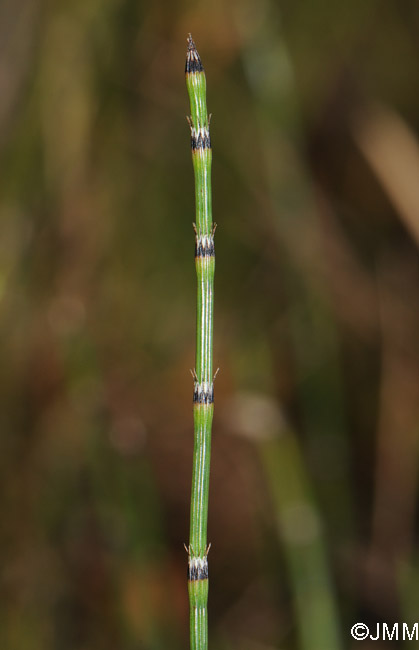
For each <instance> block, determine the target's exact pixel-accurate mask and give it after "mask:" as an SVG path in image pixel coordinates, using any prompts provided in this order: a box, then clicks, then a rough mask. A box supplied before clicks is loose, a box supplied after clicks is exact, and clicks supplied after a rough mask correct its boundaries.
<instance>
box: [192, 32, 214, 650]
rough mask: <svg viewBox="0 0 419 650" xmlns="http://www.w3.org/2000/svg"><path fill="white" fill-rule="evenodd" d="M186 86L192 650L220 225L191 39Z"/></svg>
mask: <svg viewBox="0 0 419 650" xmlns="http://www.w3.org/2000/svg"><path fill="white" fill-rule="evenodd" d="M185 72H186V85H187V88H188V93H189V99H190V104H191V116H190V118H189V125H190V127H191V149H192V162H193V168H194V175H195V208H196V223H195V224H194V227H195V266H196V275H197V321H196V357H195V370H194V373H193V376H194V392H193V411H194V452H193V469H192V490H191V522H190V535H189V546H188V590H189V603H190V639H191V650H207V648H208V617H207V601H208V557H207V556H208V548H207V519H208V491H209V473H210V456H211V426H212V416H213V409H214V384H213V369H212V346H213V341H212V339H213V304H214V268H215V254H214V227H213V224H212V205H211V160H212V151H211V141H210V134H209V119H208V113H207V102H206V80H205V72H204V68H203V66H202V63H201V59H200V57H199V54H198V52H197V49H196V47H195V43H194V42H193V40H192V37H191V35H189V39H188V52H187V57H186V68H185Z"/></svg>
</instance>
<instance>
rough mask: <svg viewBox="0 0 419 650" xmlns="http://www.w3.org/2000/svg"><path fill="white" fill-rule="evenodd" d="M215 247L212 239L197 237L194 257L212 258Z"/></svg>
mask: <svg viewBox="0 0 419 650" xmlns="http://www.w3.org/2000/svg"><path fill="white" fill-rule="evenodd" d="M214 256H215V246H214V238H213V237H197V239H196V241H195V257H214Z"/></svg>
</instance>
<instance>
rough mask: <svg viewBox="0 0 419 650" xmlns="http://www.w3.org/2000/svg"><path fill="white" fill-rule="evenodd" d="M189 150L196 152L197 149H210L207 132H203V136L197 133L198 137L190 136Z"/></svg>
mask: <svg viewBox="0 0 419 650" xmlns="http://www.w3.org/2000/svg"><path fill="white" fill-rule="evenodd" d="M191 149H192V151H196V150H197V149H211V138H210V134H209V131H205V132H204V134H202V132H199V133H198V135H194V134H192V135H191Z"/></svg>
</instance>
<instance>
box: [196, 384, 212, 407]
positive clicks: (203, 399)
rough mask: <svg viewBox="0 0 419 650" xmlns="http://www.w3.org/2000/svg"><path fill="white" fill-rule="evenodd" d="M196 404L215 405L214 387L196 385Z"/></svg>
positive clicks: (210, 385)
mask: <svg viewBox="0 0 419 650" xmlns="http://www.w3.org/2000/svg"><path fill="white" fill-rule="evenodd" d="M193 403H194V404H213V403H214V385H213V384H197V383H195V385H194V391H193Z"/></svg>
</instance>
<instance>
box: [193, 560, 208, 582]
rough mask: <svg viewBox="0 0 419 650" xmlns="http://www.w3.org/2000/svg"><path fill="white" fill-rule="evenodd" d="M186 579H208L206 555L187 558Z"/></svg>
mask: <svg viewBox="0 0 419 650" xmlns="http://www.w3.org/2000/svg"><path fill="white" fill-rule="evenodd" d="M188 580H208V560H207V558H206V557H203V558H199V557H191V558H189V562H188Z"/></svg>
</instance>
